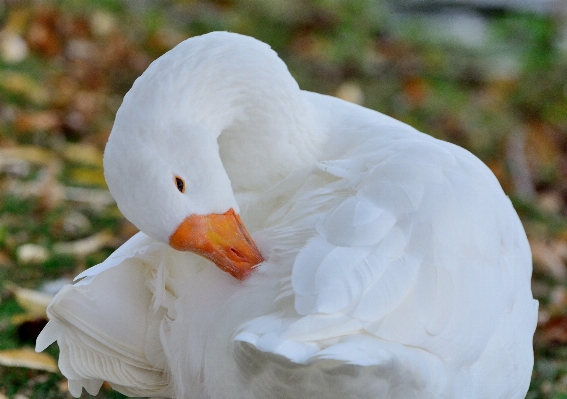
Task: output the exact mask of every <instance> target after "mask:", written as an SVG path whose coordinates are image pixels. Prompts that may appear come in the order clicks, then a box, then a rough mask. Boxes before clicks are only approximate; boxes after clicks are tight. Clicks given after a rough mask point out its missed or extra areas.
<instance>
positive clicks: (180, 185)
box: [175, 176, 185, 193]
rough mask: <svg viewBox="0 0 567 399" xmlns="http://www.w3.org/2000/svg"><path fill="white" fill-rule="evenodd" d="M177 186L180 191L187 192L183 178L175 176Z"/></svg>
mask: <svg viewBox="0 0 567 399" xmlns="http://www.w3.org/2000/svg"><path fill="white" fill-rule="evenodd" d="M175 185H176V186H177V189H178V190H179V191H181V192H182V193H184V192H185V182H184V181H183V179H182V178H181V177H178V176H175Z"/></svg>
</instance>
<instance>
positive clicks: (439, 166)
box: [37, 33, 537, 399]
mask: <svg viewBox="0 0 567 399" xmlns="http://www.w3.org/2000/svg"><path fill="white" fill-rule="evenodd" d="M204 44H207V45H208V47H206V46H205V47H206V48H208V50H204V48H205V47H204ZM229 44H230V45H231V46H229ZM215 46H217V47H215ZM227 48H229V49H228V50H227ZM211 49H213V50H216V51H213V50H211ZM250 49H252V50H253V51H252V53H251V54H254V56H253V57H256V58H254V59H253V60H252V61H248V60H247V59H243V58H242V57H241V54H240V53H238V52H245V51H248V50H250ZM207 51H208V52H209V53H210V52H212V53H213V56H210V55H209V56H206V54H208V53H207ZM186 53H190V54H191V55H192V56H193V57H199V56H202V59H200V60H201V62H199V63H196V64H195V65H197V66H194V65H193V64H191V62H192V63H194V62H193V61H191V62H190V63H189V64H190V65H189V64H183V62H184V61H183V60H185V57H186V55H185V54H186ZM205 53H206V54H205ZM203 54H205V55H203ZM235 54H236V55H235ZM166 57H167V59H168V60H169V61H172V60H173V61H175V67H174V68H173V72H172V71H169V72H170V73H179V74H183V76H185V77H187V76H189V75H191V72H199V71H201V72H199V73H201V74H203V73H205V72H203V71H206V74H205V75H204V76H201V75H198V76H197V78H195V79H197V80H196V81H195V82H197V83H191V82H192V80H190V83H187V84H186V86H187V87H188V88H193V89H194V90H195V91H196V92H197V94H198V95H200V96H203V99H204V100H203V101H204V103H203V104H201V105H200V107H199V108H198V109H201V110H205V112H211V113H214V112H217V111H216V110H213V108H210V103H211V102H212V103H214V101H215V100H216V99H218V97H215V95H217V94H218V93H217V91H218V90H220V91H222V90H224V86H222V83H223V82H224V83H227V82H228V83H230V84H232V85H233V86H231V87H229V89H230V90H229V91H228V92H229V93H232V95H234V97H231V98H233V99H234V101H236V103H231V102H230V101H228V100H227V101H225V102H223V104H226V105H225V106H227V107H229V108H230V109H229V110H228V113H227V115H229V116H228V117H227V118H228V119H227V121H229V122H227V123H228V125H223V126H222V128H223V129H225V131H221V132H219V134H220V136H219V139H218V141H219V146H220V150H219V151H220V156H221V159H222V161H223V165H224V167H225V168H226V172H227V173H228V176H229V178H230V179H231V181H232V185H233V189H234V197H235V199H236V201H237V202H238V206H239V208H240V211H241V216H242V219H243V220H244V222H245V224H246V225H247V226H248V228H249V229H250V231H251V232H252V237H253V238H254V240H255V241H256V243H257V244H258V246H259V248H260V251H261V252H262V254H263V256H264V258H265V261H264V262H263V263H262V264H261V265H260V267H259V268H258V269H257V270H256V271H255V273H253V274H252V275H251V276H250V277H249V278H248V279H247V280H246V281H244V282H239V281H236V280H235V279H233V278H232V277H231V276H229V275H227V274H226V273H223V272H221V271H220V270H218V269H216V268H214V267H211V264H210V262H208V261H207V260H205V259H203V258H200V257H198V256H196V255H193V254H189V253H182V252H177V251H175V250H173V249H171V248H170V247H169V246H167V245H166V244H163V243H161V242H159V241H158V240H156V239H154V238H151V237H149V236H147V235H146V234H144V233H143V232H141V233H138V234H137V235H136V236H134V237H133V238H132V239H131V240H130V241H128V242H127V243H126V244H124V245H123V246H122V247H121V248H120V249H118V250H117V251H116V252H115V253H114V254H113V255H112V256H110V257H109V258H108V259H107V260H106V261H105V262H103V263H102V264H100V265H98V266H96V267H94V268H92V269H89V270H87V271H86V272H84V273H83V274H81V275H80V276H78V282H77V283H75V285H72V286H67V287H65V288H64V289H63V290H62V291H61V292H60V293H59V294H58V295H57V296H56V298H55V299H54V301H53V303H52V304H51V306H50V308H49V310H48V314H49V317H50V319H51V321H50V322H49V324H48V326H47V327H46V329H45V330H44V331H43V332H42V334H41V335H40V337H39V338H38V342H37V348H38V350H42V349H44V348H45V347H46V346H47V345H49V344H50V343H51V342H53V341H55V340H57V341H58V344H59V346H60V348H61V355H60V360H59V364H60V367H61V370H62V372H63V373H64V374H65V375H66V376H67V377H68V378H69V380H70V389H71V392H72V393H73V394H74V395H77V394H79V393H80V390H81V387H84V388H85V389H87V391H88V392H90V393H95V392H96V391H98V388H99V387H100V384H101V383H102V381H104V380H106V381H109V382H110V383H111V385H112V386H113V387H114V388H115V389H117V390H119V391H121V392H123V393H125V394H128V395H134V396H135V395H152V396H171V397H175V398H196V399H197V398H198V399H201V398H202V399H205V398H211V399H221V398H248V399H251V398H307V397H309V398H344V397H349V398H378V397H379V398H382V399H403V398H409V397H419V398H435V399H438V398H459V399H462V398H470V399H475V398H483V399H485V398H506V399H520V398H522V397H523V396H524V395H525V393H526V391H527V388H528V385H529V381H530V374H531V369H532V365H533V352H532V346H531V340H532V336H533V332H534V329H535V323H536V317H537V302H536V301H534V300H533V298H532V294H531V290H530V277H531V257H530V250H529V246H528V243H527V240H526V236H525V233H524V231H523V228H522V226H521V224H520V221H519V219H518V217H517V215H516V213H515V211H514V209H513V207H512V205H511V203H510V201H509V199H508V198H507V197H506V196H505V194H504V193H503V191H502V189H501V188H500V185H499V184H498V182H497V180H496V178H495V177H494V175H493V174H492V173H491V172H490V170H489V169H488V168H487V167H486V166H485V165H483V164H482V163H481V162H480V161H479V160H478V159H477V158H476V157H474V156H473V155H472V154H470V153H469V152H467V151H465V150H463V149H461V148H459V147H457V146H454V145H452V144H449V143H445V142H442V141H439V140H436V139H434V138H431V137H429V136H427V135H424V134H422V133H419V132H417V131H416V130H414V129H412V128H411V127H409V126H407V125H405V124H403V123H401V122H398V121H395V120H394V119H391V118H389V117H387V116H384V115H381V114H379V113H377V112H374V111H370V110H367V109H364V108H362V107H358V106H355V105H352V104H347V103H345V102H342V101H341V100H338V99H334V98H330V97H326V96H322V95H319V94H315V93H309V92H302V91H299V89H298V88H297V87H296V84H295V82H293V80H292V79H291V77H289V76H287V77H286V76H279V75H278V76H277V77H276V79H275V84H281V87H280V88H278V89H274V90H272V89H271V87H270V86H269V85H267V83H266V81H264V80H262V79H263V76H269V75H270V74H276V73H277V74H286V73H287V71H284V70H282V64H281V61H279V59H277V57H276V56H275V54H274V53H273V52H271V50H269V49H268V48H267V47H266V46H265V45H264V44H260V43H259V42H257V41H254V40H253V39H250V38H245V37H242V36H238V35H234V34H228V33H216V34H211V35H205V36H202V37H200V38H197V39H190V40H188V41H187V42H185V43H184V44H183V45H181V46H179V47H177V48H176V49H174V50H172V51H171V52H170V53H168V55H167V56H166ZM207 57H208V58H207ZM162 64H163V63H161V64H160V63H159V62H158V63H157V64H155V65H153V66H152V67H150V72H149V73H148V75H147V76H149V77H146V78H145V77H144V76H145V75H144V76H142V78H140V79H139V81H138V82H137V83H136V85H135V90H134V91H133V93H142V92H141V91H140V90H142V89H143V88H147V87H149V89H148V90H150V91H149V94H147V95H151V94H152V93H153V92H152V91H151V90H153V89H151V87H152V86H151V85H152V84H153V85H155V83H152V82H155V81H156V79H158V80H157V81H158V82H159V79H168V80H174V79H175V78H176V76H175V75H167V76H166V75H164V73H165V72H163V71H162V70H161V69H159V68H161V67H160V66H162ZM218 64H222V65H221V67H220V68H218V69H219V71H223V70H224V69H225V68H226V66H227V65H235V70H237V71H240V70H245V71H246V73H245V74H242V75H238V72H237V75H238V76H237V78H240V79H241V80H240V81H239V80H238V79H236V78H235V77H233V76H232V77H226V78H225V77H224V76H220V75H215V74H214V72H215V68H216V66H217V65H218ZM183 65H185V66H183ZM187 65H189V66H187ZM257 65H263V67H262V68H263V70H262V73H261V75H262V78H261V79H260V81H261V84H265V85H267V86H265V87H264V89H265V90H264V92H258V91H257V90H256V89H255V88H256V86H254V85H257V84H258V83H257V82H254V83H253V84H252V83H251V84H252V87H253V89H250V93H247V83H249V82H250V80H249V79H255V75H254V74H250V71H249V69H250V68H254V67H256V66H257ZM271 65H276V66H275V67H272V66H271ZM204 66H208V67H209V68H208V69H207V68H203V67H204ZM164 68H165V67H164ZM247 68H248V69H247ZM284 69H285V68H284ZM252 71H253V69H252ZM219 73H220V72H219ZM152 74H153V75H152ZM200 76H201V77H203V79H204V80H205V81H207V82H208V81H211V82H214V84H213V86H214V88H216V89H215V90H216V91H215V90H213V91H212V93H208V92H207V91H206V90H204V89H203V87H205V88H206V86H203V87H202V85H203V84H202V81H199V80H198V78H199V77H200ZM215 76H216V77H217V78H219V79H220V80H219V81H215V80H214V79H213V77H215ZM189 77H191V76H189ZM205 78H206V79H205ZM221 78H222V79H221ZM151 79H153V80H151ZM207 79H208V80H207ZM211 79H213V80H211ZM223 79H227V80H226V81H225V80H223ZM282 82H283V83H282ZM290 82H291V83H290ZM219 83H220V85H219ZM286 85H289V87H287V86H286ZM294 85H295V86H294ZM219 87H220V89H219ZM217 89H218V90H217ZM155 90H158V89H155ZM163 90H165V94H167V95H170V96H173V97H172V98H162V100H163V101H166V102H171V103H168V104H170V105H171V106H172V109H170V110H164V109H162V108H160V110H159V112H156V114H155V115H152V114H151V110H149V109H148V110H146V109H140V110H139V111H144V112H148V113H149V114H147V115H144V116H143V118H144V119H147V118H151V117H154V118H158V117H160V118H166V117H167V116H168V115H170V114H171V115H175V118H176V123H179V118H180V117H183V115H181V116H180V115H178V114H177V113H176V112H177V111H178V109H177V108H176V103H175V100H176V98H175V95H176V94H175V93H176V90H174V88H170V89H163V87H160V88H159V90H158V92H159V93H160V94H164V92H163ZM235 93H236V94H235ZM243 93H244V94H243ZM274 94H281V96H279V97H278V95H275V97H272V95H274ZM138 95H139V94H138ZM193 95H195V93H190V94H187V95H184V97H183V98H185V97H191V96H193ZM133 96H134V94H130V95H129V97H127V98H126V99H125V104H126V105H124V106H123V107H124V110H122V111H121V118H122V119H121V121H120V123H118V124H117V126H118V128H122V129H123V126H124V123H125V121H128V120H130V121H134V120H133V119H132V118H133V117H135V115H134V116H130V115H128V114H127V113H126V110H127V109H128V106H129V104H130V102H132V101H133V102H135V103H136V106H143V104H144V102H141V100H136V99H133V98H134V97H133ZM247 98H253V101H252V100H251V104H256V105H257V107H258V108H257V109H253V110H252V111H249V110H248V111H246V110H244V109H248V108H247V107H250V104H247V103H246V102H244V103H240V102H239V101H244V100H243V99H247ZM265 102H270V103H274V104H275V105H274V104H271V105H270V104H268V105H266V104H264V103H265ZM181 103H183V101H181ZM183 104H184V103H183ZM235 104H239V105H238V106H236V105H235ZM300 108H301V112H300V113H299V114H295V113H294V112H295V111H294V110H298V109H300ZM207 110H208V111H207ZM223 112H224V111H223ZM238 112H242V114H238ZM298 112H299V111H298ZM191 115H193V114H192V113H189V114H188V115H185V116H184V117H185V118H188V119H189V120H188V126H192V124H194V123H196V121H195V120H191V118H195V117H194V116H193V117H192V116H191ZM305 115H307V116H305ZM271 116H273V119H271ZM209 117H211V115H205V116H203V118H205V119H207V118H209ZM286 118H287V119H286ZM286 120H288V121H291V122H290V123H289V124H287V125H286V127H282V126H281V125H280V124H279V123H280V122H281V121H286ZM133 123H134V122H133ZM153 123H154V124H156V123H158V121H154V122H153ZM159 123H162V124H163V123H165V122H163V121H159ZM215 123H221V122H219V121H216V122H215ZM290 126H291V127H290ZM118 128H115V129H118ZM202 131H204V132H206V131H207V129H202ZM302 132H303V133H305V135H304V136H302V135H301V134H300V133H302ZM113 134H115V133H114V132H113ZM116 134H119V133H116ZM128 134H130V135H131V134H136V133H135V131H134V132H132V131H130V133H128ZM147 134H148V133H145V135H147ZM172 134H173V133H172ZM225 135H226V136H225ZM271 135H273V136H274V143H278V142H282V140H287V144H286V146H284V147H281V152H283V153H284V154H283V155H282V156H281V157H280V158H278V159H274V160H273V164H272V163H271V160H270V159H266V158H264V155H261V157H262V159H263V165H262V167H263V168H264V170H262V171H254V169H255V168H257V167H258V166H257V163H256V162H255V161H254V160H248V159H246V154H255V153H256V151H259V148H260V149H261V147H255V144H254V143H255V140H253V139H254V138H255V137H257V136H259V137H262V142H266V143H269V140H270V136H271ZM245 136H246V137H247V138H243V137H245ZM125 137H126V136H125ZM168 137H169V136H166V137H157V138H153V139H155V140H164V141H165V143H162V144H160V145H162V146H165V147H166V144H167V140H169V138H168ZM175 138H176V139H178V140H183V136H179V137H175ZM215 138H216V136H215ZM240 138H242V140H239V139H240ZM153 139H152V140H153ZM165 147H164V148H165ZM187 148H190V147H187ZM203 148H205V149H207V151H209V150H210V148H211V147H210V146H205V147H203ZM294 148H297V149H298V150H297V151H298V153H297V154H285V152H286V151H293V149H294ZM199 150H200V149H199V148H196V149H194V150H193V151H199ZM156 151H158V150H156ZM229 153H230V155H228V154H229ZM223 154H224V155H223ZM239 154H240V158H239V157H238V155H239ZM270 154H271V156H273V157H276V158H277V157H278V155H277V153H273V152H271V153H270ZM205 155H207V154H205ZM212 155H214V154H211V156H212ZM146 156H149V157H150V158H151V157H152V156H153V155H152V154H146ZM200 157H201V158H202V154H201V155H200ZM203 159H205V158H203ZM121 161H125V160H123V159H121ZM126 161H127V158H126ZM148 162H150V163H151V159H150V160H149V161H148ZM109 166H110V167H112V166H113V165H108V164H107V165H106V167H107V168H108V167H109ZM260 172H261V173H260ZM246 179H250V180H252V181H251V182H249V183H247V182H246ZM254 179H256V181H253V180H254ZM211 184H214V182H213V183H211ZM111 189H112V187H111ZM221 193H222V191H221ZM196 195H198V193H196ZM219 195H221V194H219ZM119 205H120V201H119ZM140 211H141V210H138V211H137V210H136V209H129V214H135V213H136V212H138V213H139V212H140ZM165 211H167V208H165ZM211 211H212V210H211ZM154 219H155V217H154ZM162 227H163V226H162ZM162 230H163V228H162ZM160 231H161V230H160ZM157 238H159V237H157Z"/></svg>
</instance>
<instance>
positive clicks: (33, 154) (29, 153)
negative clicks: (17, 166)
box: [0, 145, 55, 165]
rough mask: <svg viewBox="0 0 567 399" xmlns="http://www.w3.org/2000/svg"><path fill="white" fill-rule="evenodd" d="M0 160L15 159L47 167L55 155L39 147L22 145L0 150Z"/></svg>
mask: <svg viewBox="0 0 567 399" xmlns="http://www.w3.org/2000/svg"><path fill="white" fill-rule="evenodd" d="M0 158H16V159H22V160H24V161H27V162H29V163H33V164H36V165H47V164H48V163H49V162H50V161H51V160H53V159H54V158H55V154H54V153H53V152H52V151H49V150H46V149H43V148H40V147H35V146H31V145H28V146H26V145H22V146H18V147H13V148H2V149H0Z"/></svg>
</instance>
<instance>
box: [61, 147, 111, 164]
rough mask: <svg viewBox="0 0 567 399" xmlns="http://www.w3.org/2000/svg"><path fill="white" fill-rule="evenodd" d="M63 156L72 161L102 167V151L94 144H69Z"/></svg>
mask: <svg viewBox="0 0 567 399" xmlns="http://www.w3.org/2000/svg"><path fill="white" fill-rule="evenodd" d="M63 156H64V157H65V158H66V159H67V160H69V161H71V162H77V163H80V164H83V165H90V166H98V167H100V168H102V151H101V150H99V149H98V148H97V147H95V146H94V145H90V144H67V145H66V146H65V149H64V150H63Z"/></svg>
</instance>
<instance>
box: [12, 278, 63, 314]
mask: <svg viewBox="0 0 567 399" xmlns="http://www.w3.org/2000/svg"><path fill="white" fill-rule="evenodd" d="M7 288H8V289H10V290H11V291H12V292H13V293H14V296H15V297H16V301H17V302H18V304H19V305H20V306H21V307H22V308H24V310H25V311H26V312H27V314H28V315H30V316H35V317H40V316H42V317H47V314H46V309H47V306H48V305H49V303H50V302H51V300H52V299H53V295H50V294H45V293H43V292H40V291H34V290H30V289H28V288H22V287H18V286H16V285H8V287H7Z"/></svg>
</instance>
